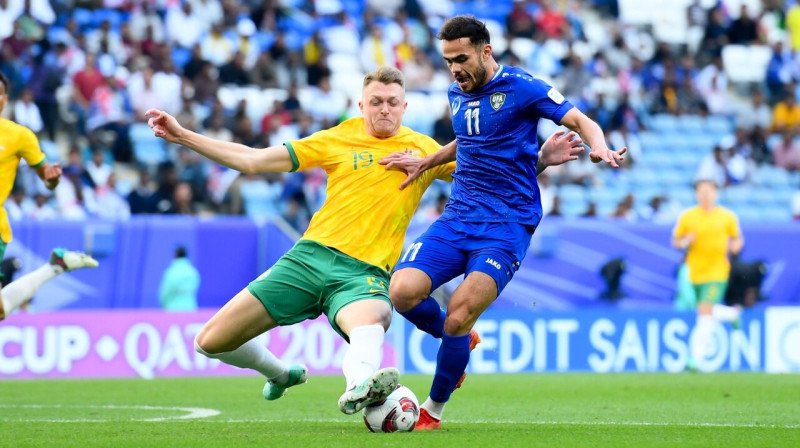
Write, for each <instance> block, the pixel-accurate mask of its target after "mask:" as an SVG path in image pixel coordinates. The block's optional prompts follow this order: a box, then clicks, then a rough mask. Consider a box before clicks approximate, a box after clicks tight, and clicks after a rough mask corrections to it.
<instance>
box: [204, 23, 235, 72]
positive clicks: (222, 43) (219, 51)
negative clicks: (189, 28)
mask: <svg viewBox="0 0 800 448" xmlns="http://www.w3.org/2000/svg"><path fill="white" fill-rule="evenodd" d="M223 31H225V30H224V28H223V27H222V24H221V23H217V24H214V25H213V26H212V27H211V32H210V33H208V34H206V36H205V37H203V38H202V39H201V40H200V47H201V49H202V51H201V54H202V57H203V60H206V61H208V62H211V63H212V64H214V65H216V66H217V67H221V66H223V65H225V64H227V63H228V62H230V60H231V59H232V58H233V52H234V44H233V42H231V40H230V39H228V38H227V37H225V36H223V34H222V32H223Z"/></svg>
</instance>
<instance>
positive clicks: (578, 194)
mask: <svg viewBox="0 0 800 448" xmlns="http://www.w3.org/2000/svg"><path fill="white" fill-rule="evenodd" d="M558 196H559V197H560V198H561V200H562V201H563V202H565V203H566V202H580V203H585V202H586V201H587V194H586V189H585V188H583V187H581V186H578V185H572V184H567V185H562V186H561V187H559V188H558Z"/></svg>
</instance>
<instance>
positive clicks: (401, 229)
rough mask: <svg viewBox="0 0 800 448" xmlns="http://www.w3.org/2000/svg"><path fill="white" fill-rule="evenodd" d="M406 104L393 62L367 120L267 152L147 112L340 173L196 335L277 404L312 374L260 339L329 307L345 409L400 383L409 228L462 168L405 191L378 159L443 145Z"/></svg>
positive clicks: (573, 147)
mask: <svg viewBox="0 0 800 448" xmlns="http://www.w3.org/2000/svg"><path fill="white" fill-rule="evenodd" d="M406 106H407V103H406V100H405V82H404V79H403V75H402V73H400V71H399V70H397V69H394V68H390V67H381V68H378V69H377V70H375V71H373V72H371V73H369V74H367V75H366V77H365V78H364V84H363V89H362V98H361V101H359V108H360V109H361V113H362V117H357V118H351V119H349V120H346V121H344V122H343V123H341V124H339V125H338V126H336V127H334V128H331V129H328V130H324V131H320V132H316V133H314V134H312V135H311V136H309V137H306V138H304V139H302V140H297V141H290V142H286V143H284V144H283V145H280V146H272V147H269V148H265V149H259V150H256V149H253V148H250V147H247V146H243V145H240V144H236V143H230V142H223V141H219V140H214V139H211V138H208V137H204V136H202V135H200V134H197V133H195V132H191V131H189V130H186V129H184V128H183V127H181V126H180V125H179V124H178V122H177V121H176V120H175V118H174V117H172V116H171V115H169V114H167V113H166V112H163V111H160V110H149V111H147V113H146V115H147V116H148V117H150V119H149V124H150V127H151V128H153V131H154V132H155V135H156V136H158V137H161V138H164V139H165V140H167V141H170V142H173V143H178V144H180V145H183V146H185V147H187V148H191V149H192V150H194V151H196V152H198V153H200V154H202V155H204V156H206V157H208V158H209V159H212V160H214V161H216V162H217V163H220V164H223V165H225V166H228V167H230V168H233V169H235V170H239V171H242V172H245V173H258V172H267V171H296V170H305V169H309V168H314V167H322V168H323V169H324V170H325V171H326V172H327V174H328V187H327V199H326V201H325V203H324V204H323V206H322V208H320V210H319V211H318V212H317V213H315V214H314V216H313V217H312V219H311V223H310V224H309V227H308V230H306V232H305V234H304V235H303V237H302V238H301V239H300V240H299V241H298V242H297V243H296V244H295V246H294V247H293V248H292V249H290V250H289V252H287V253H286V254H284V255H283V256H282V257H281V258H280V259H279V260H278V261H277V262H276V263H275V265H273V266H272V268H270V269H269V270H267V271H266V272H264V273H263V274H262V275H261V276H260V277H258V278H257V279H255V280H254V281H253V282H251V283H250V284H249V285H248V286H247V287H246V288H244V289H243V290H242V291H240V292H239V293H238V294H236V296H234V297H233V298H232V299H231V300H230V301H229V302H228V303H227V304H226V305H225V306H224V307H222V309H220V310H219V311H218V312H217V313H216V314H215V315H214V316H213V317H212V318H211V319H210V320H209V321H208V322H207V323H206V324H205V325H204V326H203V328H202V330H201V331H200V333H199V334H198V335H197V338H196V339H195V348H196V350H197V351H198V352H199V353H202V354H204V355H206V356H208V357H210V358H216V359H220V360H222V361H223V362H226V363H228V364H231V365H234V366H238V367H245V368H250V369H254V370H256V371H258V372H260V373H262V374H263V375H264V376H266V377H267V383H266V385H265V386H264V391H263V393H264V397H265V398H266V399H267V400H275V399H278V398H280V397H281V396H282V395H283V394H284V393H285V392H286V389H287V388H289V387H292V386H295V385H298V384H301V383H304V382H305V381H306V378H307V369H306V367H304V366H301V365H292V366H289V365H287V364H285V363H284V362H282V361H281V360H280V359H278V358H277V357H276V356H275V355H273V354H272V353H271V352H270V351H269V350H268V349H267V348H266V347H265V346H264V345H262V344H260V343H259V342H257V341H256V340H255V339H253V338H254V337H256V336H258V335H260V334H261V333H264V332H266V331H269V330H271V329H273V328H275V327H277V326H282V325H292V324H295V323H298V322H301V321H303V320H306V319H314V318H316V317H317V316H319V315H320V314H323V313H324V314H325V315H326V316H327V318H328V321H329V322H330V324H331V326H332V327H333V329H334V330H335V331H336V332H337V333H339V335H341V336H342V337H343V338H344V339H345V340H346V341H348V342H349V343H350V346H349V347H348V349H347V352H346V354H345V356H344V360H343V363H342V371H343V372H344V376H345V380H346V386H345V392H344V393H343V394H342V396H341V398H340V399H339V409H340V410H341V411H342V412H344V413H345V414H353V413H355V412H358V411H359V410H361V409H362V408H364V407H365V406H367V405H369V404H371V403H374V402H377V401H379V400H382V399H383V398H385V397H386V396H387V395H389V393H391V392H392V391H393V390H394V389H395V387H396V386H397V383H398V380H399V378H398V376H399V374H398V371H397V369H395V368H392V367H389V368H385V369H380V370H379V369H378V368H379V366H380V364H381V358H382V354H383V350H382V346H383V340H384V334H385V331H386V329H387V328H388V327H389V323H390V321H391V318H392V306H391V302H390V301H389V291H388V289H389V271H390V270H391V269H392V266H393V265H394V264H395V262H396V261H397V259H398V258H399V257H400V252H401V250H402V245H403V238H404V235H405V231H406V229H407V227H408V223H409V221H410V219H411V217H412V215H413V214H414V210H415V209H416V208H417V205H418V204H419V201H420V198H421V197H422V193H423V192H424V191H425V189H427V188H428V186H429V185H430V184H431V183H432V182H433V180H434V179H437V178H438V179H444V180H448V181H449V180H451V174H452V172H453V169H454V164H447V165H442V166H439V167H437V168H434V169H431V170H428V171H426V172H425V173H424V174H422V175H421V176H420V179H419V180H418V181H417V182H414V183H413V184H412V185H411V186H410V187H409V188H406V189H404V190H402V191H401V190H399V189H398V187H399V185H400V183H401V182H402V181H403V180H404V178H405V175H404V174H403V173H400V172H396V171H389V172H387V171H386V170H385V169H384V168H383V167H382V166H381V165H379V164H378V163H377V161H378V160H380V159H381V158H383V157H385V156H387V155H389V154H391V153H392V152H395V151H405V150H408V151H410V152H411V153H412V154H413V155H416V156H419V157H424V156H429V155H431V154H434V153H435V152H436V151H438V150H439V149H440V146H439V145H438V144H437V143H436V142H435V141H434V140H433V139H431V138H430V137H427V136H425V135H422V134H419V133H417V132H414V131H412V130H411V129H408V128H406V127H404V126H401V123H402V120H403V114H404V113H405V110H406ZM572 137H573V135H567V136H565V135H563V133H561V134H558V135H556V136H554V137H551V138H550V139H549V140H548V142H547V143H546V144H545V145H544V151H545V153H546V154H545V155H544V156H543V158H542V160H545V161H546V163H549V164H551V165H557V164H560V163H563V162H566V161H568V160H572V159H574V158H576V157H577V156H576V155H577V154H578V153H579V152H580V151H582V147H581V146H580V140H578V139H575V140H572Z"/></svg>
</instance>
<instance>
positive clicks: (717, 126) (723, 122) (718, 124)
mask: <svg viewBox="0 0 800 448" xmlns="http://www.w3.org/2000/svg"><path fill="white" fill-rule="evenodd" d="M705 127H706V130H707V131H708V132H709V133H711V134H712V135H716V136H718V137H720V138H721V137H723V136H725V135H728V134H732V133H733V122H732V121H731V120H730V119H729V118H727V117H723V116H722V115H709V116H708V117H706V120H705Z"/></svg>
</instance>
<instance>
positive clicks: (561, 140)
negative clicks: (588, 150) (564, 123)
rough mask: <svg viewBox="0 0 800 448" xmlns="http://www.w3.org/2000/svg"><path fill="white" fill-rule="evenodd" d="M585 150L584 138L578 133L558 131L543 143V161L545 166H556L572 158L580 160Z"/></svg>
mask: <svg viewBox="0 0 800 448" xmlns="http://www.w3.org/2000/svg"><path fill="white" fill-rule="evenodd" d="M582 152H583V140H581V139H580V137H578V136H577V134H576V133H574V132H570V133H567V132H566V131H563V130H562V131H556V132H555V133H554V134H553V135H551V136H550V137H547V140H545V141H544V143H543V144H542V156H541V158H540V159H541V161H542V163H543V164H544V166H556V165H561V164H562V163H567V162H569V161H570V160H578V154H580V153H582Z"/></svg>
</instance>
